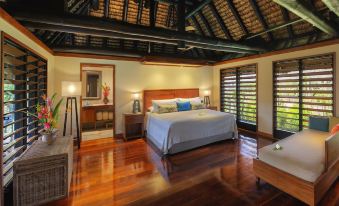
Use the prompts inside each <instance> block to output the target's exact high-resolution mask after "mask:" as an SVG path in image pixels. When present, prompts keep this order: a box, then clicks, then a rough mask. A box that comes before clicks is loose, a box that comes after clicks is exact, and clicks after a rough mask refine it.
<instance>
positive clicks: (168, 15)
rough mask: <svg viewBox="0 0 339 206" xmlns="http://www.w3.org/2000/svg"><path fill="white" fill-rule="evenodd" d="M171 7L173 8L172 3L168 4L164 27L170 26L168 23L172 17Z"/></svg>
mask: <svg viewBox="0 0 339 206" xmlns="http://www.w3.org/2000/svg"><path fill="white" fill-rule="evenodd" d="M172 9H173V5H172V4H171V5H169V8H168V11H167V17H166V27H167V28H168V27H170V23H171V18H172Z"/></svg>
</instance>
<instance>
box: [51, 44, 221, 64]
mask: <svg viewBox="0 0 339 206" xmlns="http://www.w3.org/2000/svg"><path fill="white" fill-rule="evenodd" d="M53 51H54V52H63V53H80V54H98V55H110V56H123V57H136V58H147V57H149V56H153V57H157V58H165V59H172V60H176V61H192V62H196V63H198V62H200V63H205V64H206V63H207V62H216V60H217V59H201V58H192V57H190V56H184V55H182V54H180V55H178V54H154V53H147V52H141V51H133V50H122V49H112V48H109V49H107V48H97V47H74V46H71V47H70V46H58V47H53Z"/></svg>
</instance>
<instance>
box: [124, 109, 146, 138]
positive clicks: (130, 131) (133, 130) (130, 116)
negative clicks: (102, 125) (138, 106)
mask: <svg viewBox="0 0 339 206" xmlns="http://www.w3.org/2000/svg"><path fill="white" fill-rule="evenodd" d="M124 124H125V134H124V138H125V140H129V139H134V138H140V137H143V136H144V114H142V113H136V114H134V113H125V114H124Z"/></svg>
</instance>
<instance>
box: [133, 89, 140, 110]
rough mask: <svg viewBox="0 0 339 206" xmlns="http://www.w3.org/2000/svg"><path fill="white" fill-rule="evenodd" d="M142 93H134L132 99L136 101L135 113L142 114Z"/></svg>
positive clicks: (134, 102)
mask: <svg viewBox="0 0 339 206" xmlns="http://www.w3.org/2000/svg"><path fill="white" fill-rule="evenodd" d="M140 96H141V95H140V93H139V92H134V93H132V99H133V100H134V101H133V111H132V112H133V113H134V114H135V113H139V112H141V110H140Z"/></svg>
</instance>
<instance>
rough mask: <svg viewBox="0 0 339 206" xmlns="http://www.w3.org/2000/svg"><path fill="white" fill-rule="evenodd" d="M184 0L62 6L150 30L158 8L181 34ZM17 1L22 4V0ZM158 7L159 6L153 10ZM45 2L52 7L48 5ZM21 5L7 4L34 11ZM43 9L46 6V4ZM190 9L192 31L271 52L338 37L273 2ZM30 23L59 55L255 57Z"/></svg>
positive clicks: (215, 1)
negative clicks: (180, 7) (72, 52)
mask: <svg viewBox="0 0 339 206" xmlns="http://www.w3.org/2000/svg"><path fill="white" fill-rule="evenodd" d="M178 1H181V0H66V2H65V4H64V2H63V3H62V4H63V5H66V6H64V8H63V9H64V10H65V11H66V12H68V13H72V14H76V15H79V16H80V15H86V16H94V17H99V18H104V19H111V20H114V21H119V22H126V23H128V25H143V26H146V27H150V28H152V25H151V22H150V21H152V18H150V11H151V10H152V11H153V9H154V27H155V28H162V29H165V30H164V32H166V31H167V30H171V31H177V30H178V27H179V23H180V22H178V19H179V21H180V16H179V15H180V13H178V11H179V10H178ZM300 1H302V0H300ZM14 2H22V0H21V1H20V0H16V1H14ZM26 2H27V0H26ZM39 2H44V1H39ZM152 3H154V7H152V6H151V4H152ZM303 3H305V4H307V5H308V6H309V8H311V9H312V11H313V12H316V13H317V14H318V15H319V16H320V17H321V18H323V19H324V20H325V21H327V22H329V24H330V25H332V26H333V27H334V28H338V17H337V16H336V15H335V14H334V13H332V12H331V11H330V9H329V8H328V7H327V6H326V5H325V4H324V3H323V2H322V1H321V0H309V1H303ZM41 4H48V1H45V3H41ZM17 5H18V3H11V1H8V2H7V3H5V8H8V10H9V11H10V12H12V13H14V14H15V12H17V11H18V10H30V9H34V8H29V7H28V8H27V6H25V7H24V8H23V7H21V8H20V7H18V6H17ZM26 5H28V4H26ZM32 7H33V6H32ZM41 8H44V7H43V5H42V6H41ZM46 8H47V6H46ZM184 9H185V14H184V16H185V18H184V19H185V21H184V24H185V27H186V33H190V34H192V35H193V34H194V35H199V36H203V37H209V38H213V39H216V40H220V39H221V40H223V39H224V40H227V41H230V42H234V43H239V44H246V45H254V46H257V47H262V48H264V49H265V51H272V50H279V49H284V48H290V47H295V46H300V45H305V44H310V43H314V42H319V41H323V40H326V39H331V38H337V37H336V36H333V35H328V34H326V32H323V31H321V30H320V29H318V28H317V27H315V26H313V25H312V24H310V23H308V22H307V21H305V20H303V19H302V18H300V17H299V16H297V15H296V14H294V13H292V12H290V11H288V10H287V9H285V8H283V7H282V6H280V5H279V4H277V3H275V2H274V1H271V0H186V1H185V5H184ZM43 12H46V11H43ZM14 16H15V15H14ZM182 16H183V15H182V14H181V17H182ZM178 17H179V18H178ZM19 20H21V19H20V18H19ZM24 25H25V24H24ZM28 25H29V26H28V27H29V29H31V31H32V32H33V33H34V34H35V35H36V36H37V37H39V38H40V39H41V40H42V41H44V42H45V43H46V44H47V45H48V46H50V47H51V48H54V49H55V50H58V51H63V50H64V51H70V50H69V48H77V49H76V51H80V50H81V49H84V51H86V52H94V53H95V52H97V51H100V50H105V52H106V53H107V51H110V50H111V51H115V52H117V51H119V53H120V52H121V53H126V54H138V55H155V56H164V57H166V56H169V57H179V58H189V59H205V60H208V61H212V62H215V61H219V60H225V59H232V58H236V57H241V56H246V55H251V54H253V53H248V54H246V53H241V52H240V53H239V52H238V53H237V52H227V51H223V50H220V49H219V50H218V49H213V48H201V47H192V46H186V47H185V48H184V49H180V48H178V46H177V45H173V44H166V43H156V42H149V41H141V40H140V39H138V40H133V39H130V38H127V39H124V38H107V37H102V36H100V35H87V34H81V33H77V32H58V31H55V30H49V29H44V28H43V27H39V28H37V27H34V26H32V25H31V24H28ZM260 52H263V51H260ZM99 53H100V52H99ZM117 53H118V52H117ZM121 55H123V54H121Z"/></svg>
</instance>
